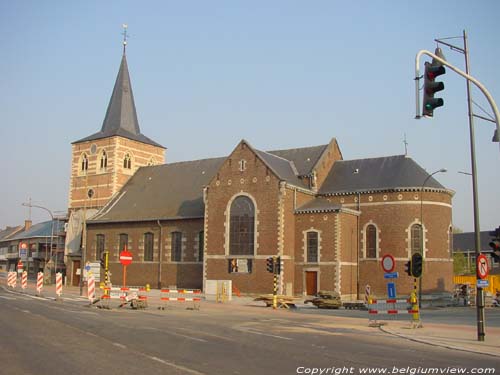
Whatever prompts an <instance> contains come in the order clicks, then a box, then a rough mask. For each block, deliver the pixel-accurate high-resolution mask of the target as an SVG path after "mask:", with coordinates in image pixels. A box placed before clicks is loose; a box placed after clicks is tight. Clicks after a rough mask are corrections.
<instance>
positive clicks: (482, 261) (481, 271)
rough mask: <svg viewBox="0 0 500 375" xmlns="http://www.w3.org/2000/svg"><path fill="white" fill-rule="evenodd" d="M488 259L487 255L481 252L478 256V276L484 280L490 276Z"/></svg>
mask: <svg viewBox="0 0 500 375" xmlns="http://www.w3.org/2000/svg"><path fill="white" fill-rule="evenodd" d="M488 273H489V269H488V259H487V258H486V255H484V254H481V255H479V256H478V257H477V277H478V278H480V279H482V280H484V279H486V278H487V277H488Z"/></svg>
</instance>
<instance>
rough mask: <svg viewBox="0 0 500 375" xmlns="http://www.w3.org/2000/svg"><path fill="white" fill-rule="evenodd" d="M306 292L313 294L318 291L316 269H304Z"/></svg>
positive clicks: (309, 294)
mask: <svg viewBox="0 0 500 375" xmlns="http://www.w3.org/2000/svg"><path fill="white" fill-rule="evenodd" d="M306 292H307V295H308V296H315V295H316V294H317V293H318V273H317V272H316V271H306Z"/></svg>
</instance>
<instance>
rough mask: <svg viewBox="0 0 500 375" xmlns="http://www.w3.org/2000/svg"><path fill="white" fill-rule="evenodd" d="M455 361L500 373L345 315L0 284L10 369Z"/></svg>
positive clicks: (227, 369) (1, 366)
mask: <svg viewBox="0 0 500 375" xmlns="http://www.w3.org/2000/svg"><path fill="white" fill-rule="evenodd" d="M450 366H451V367H461V368H468V369H470V368H472V367H481V368H486V367H490V368H496V371H497V372H498V371H500V365H499V363H498V358H493V357H487V356H482V355H475V354H469V353H462V352H458V351H454V350H448V349H441V348H438V347H434V346H428V345H425V344H418V343H414V342H411V341H408V340H405V339H401V338H397V337H394V336H390V335H387V334H385V333H383V332H381V331H379V330H378V329H374V328H368V327H366V325H360V324H359V320H356V319H349V318H344V317H342V318H339V317H332V316H326V315H316V314H300V313H290V312H288V311H272V310H270V309H266V308H260V307H233V308H229V306H228V305H213V306H210V307H208V308H205V307H204V308H203V309H202V310H200V311H192V310H186V309H183V308H173V309H170V310H166V311H160V310H153V309H148V310H146V311H140V310H130V309H126V310H124V309H119V310H118V309H114V310H110V311H109V310H101V309H97V308H90V307H88V306H85V303H84V302H78V301H64V302H56V301H50V300H44V299H39V298H37V297H34V296H27V295H20V294H12V293H9V292H6V291H5V290H3V289H2V288H0V373H2V374H9V375H10V374H23V375H25V374H65V375H67V374H70V375H73V374H141V373H143V374H148V375H151V374H222V375H224V374H296V373H311V372H308V371H309V370H308V369H311V368H323V369H326V368H330V369H332V368H336V369H337V372H336V374H339V373H345V374H360V373H361V372H360V371H361V369H363V368H368V367H369V368H375V367H379V368H383V369H387V370H386V371H390V372H389V373H393V372H392V371H393V370H394V367H396V368H398V369H401V370H406V371H407V372H404V373H405V374H410V375H416V374H418V373H419V372H418V371H417V372H414V373H413V374H412V373H411V371H412V370H411V369H418V368H419V367H420V368H431V367H432V368H442V369H445V368H448V367H450ZM330 371H331V372H330V373H331V374H334V373H335V372H334V370H333V369H332V370H330ZM340 371H344V372H340ZM398 373H402V372H399V371H398ZM318 374H319V373H318Z"/></svg>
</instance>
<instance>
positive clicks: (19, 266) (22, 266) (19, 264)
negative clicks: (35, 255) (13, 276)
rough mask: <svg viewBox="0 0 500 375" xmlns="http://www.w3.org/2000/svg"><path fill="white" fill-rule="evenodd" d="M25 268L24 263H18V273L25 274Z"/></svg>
mask: <svg viewBox="0 0 500 375" xmlns="http://www.w3.org/2000/svg"><path fill="white" fill-rule="evenodd" d="M23 268H24V265H23V262H21V261H19V262H17V273H23Z"/></svg>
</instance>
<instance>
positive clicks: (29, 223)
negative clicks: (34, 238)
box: [24, 220, 32, 231]
mask: <svg viewBox="0 0 500 375" xmlns="http://www.w3.org/2000/svg"><path fill="white" fill-rule="evenodd" d="M31 224H32V221H31V220H24V230H25V231H26V230H29V229H30V228H31Z"/></svg>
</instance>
